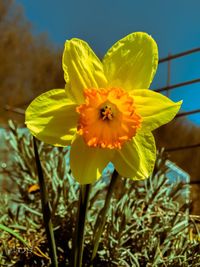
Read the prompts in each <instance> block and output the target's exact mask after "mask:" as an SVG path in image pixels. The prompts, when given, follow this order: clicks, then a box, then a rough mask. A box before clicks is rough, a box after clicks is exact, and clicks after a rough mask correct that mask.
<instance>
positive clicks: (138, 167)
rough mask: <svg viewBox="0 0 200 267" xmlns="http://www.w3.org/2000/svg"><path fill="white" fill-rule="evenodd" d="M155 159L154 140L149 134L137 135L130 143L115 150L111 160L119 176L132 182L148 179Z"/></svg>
mask: <svg viewBox="0 0 200 267" xmlns="http://www.w3.org/2000/svg"><path fill="white" fill-rule="evenodd" d="M155 159H156V146H155V140H154V137H153V135H152V134H151V133H138V134H137V135H136V136H135V137H134V138H133V139H132V140H131V141H128V142H127V143H125V144H124V146H123V147H122V149H121V150H117V151H116V153H115V156H114V158H113V160H112V162H113V164H114V166H115V168H116V170H117V171H118V173H119V174H120V175H121V176H124V177H129V178H131V179H133V180H142V179H146V178H148V177H149V176H150V175H151V173H152V171H153V168H154V164H155Z"/></svg>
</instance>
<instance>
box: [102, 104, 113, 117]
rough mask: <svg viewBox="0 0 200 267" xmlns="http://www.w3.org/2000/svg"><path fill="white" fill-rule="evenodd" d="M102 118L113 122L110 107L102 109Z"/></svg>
mask: <svg viewBox="0 0 200 267" xmlns="http://www.w3.org/2000/svg"><path fill="white" fill-rule="evenodd" d="M100 116H101V118H102V119H103V120H112V119H113V113H112V109H111V107H109V106H107V105H106V106H105V107H103V108H101V109H100Z"/></svg>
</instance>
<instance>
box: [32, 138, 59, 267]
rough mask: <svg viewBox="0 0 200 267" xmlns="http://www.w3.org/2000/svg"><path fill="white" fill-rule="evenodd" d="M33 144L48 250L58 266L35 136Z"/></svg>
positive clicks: (53, 266) (54, 264)
mask: <svg viewBox="0 0 200 267" xmlns="http://www.w3.org/2000/svg"><path fill="white" fill-rule="evenodd" d="M33 146H34V153H35V161H36V166H37V173H38V180H39V186H40V196H41V203H42V214H43V221H44V226H45V230H46V235H47V240H48V245H49V250H50V258H51V263H52V267H58V261H57V252H56V244H55V239H54V233H53V224H52V221H51V211H50V204H49V200H48V194H47V189H46V184H45V180H44V176H43V171H42V166H41V162H40V157H39V153H38V149H37V144H36V139H35V137H33Z"/></svg>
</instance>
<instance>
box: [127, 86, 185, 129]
mask: <svg viewBox="0 0 200 267" xmlns="http://www.w3.org/2000/svg"><path fill="white" fill-rule="evenodd" d="M131 95H132V96H133V99H134V101H135V102H134V103H135V106H136V110H137V112H138V114H140V116H141V117H142V129H143V130H144V131H152V130H154V129H156V128H158V127H159V126H161V125H163V124H166V123H168V122H169V121H171V120H172V119H173V118H174V117H175V116H176V114H177V113H178V111H179V109H180V107H181V104H182V101H179V102H173V101H172V100H170V99H169V98H168V97H166V96H164V95H162V94H159V93H156V92H154V91H152V90H134V91H133V92H132V93H131Z"/></svg>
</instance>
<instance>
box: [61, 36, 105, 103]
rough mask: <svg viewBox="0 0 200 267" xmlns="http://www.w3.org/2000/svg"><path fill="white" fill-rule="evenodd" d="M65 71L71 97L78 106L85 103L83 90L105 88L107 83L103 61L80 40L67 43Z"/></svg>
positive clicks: (64, 58) (64, 55)
mask: <svg viewBox="0 0 200 267" xmlns="http://www.w3.org/2000/svg"><path fill="white" fill-rule="evenodd" d="M63 70H64V77H65V81H66V90H67V94H68V95H69V97H70V98H71V99H72V100H73V101H75V102H76V103H78V104H81V103H83V102H84V98H83V90H84V89H87V88H100V87H105V84H106V83H107V81H106V78H105V76H104V73H103V66H102V63H101V61H100V60H99V59H98V57H97V56H96V55H95V53H94V52H93V51H92V49H91V48H90V47H89V45H88V44H87V43H86V42H84V41H82V40H80V39H76V38H74V39H71V40H69V41H66V43H65V49H64V53H63Z"/></svg>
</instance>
